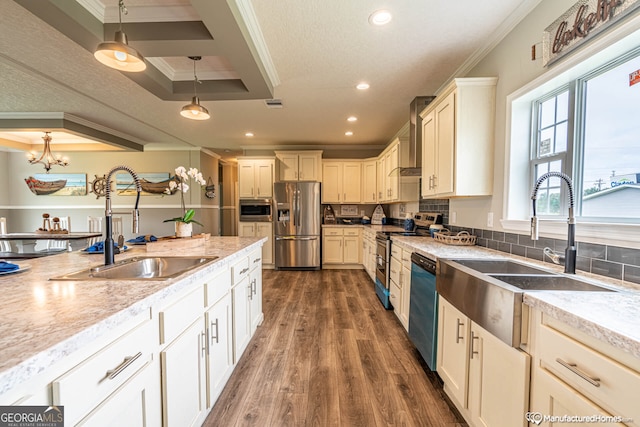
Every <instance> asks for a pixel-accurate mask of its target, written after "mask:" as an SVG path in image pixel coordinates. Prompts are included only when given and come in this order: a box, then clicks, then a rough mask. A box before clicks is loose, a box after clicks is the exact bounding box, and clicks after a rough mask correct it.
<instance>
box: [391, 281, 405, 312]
mask: <svg viewBox="0 0 640 427" xmlns="http://www.w3.org/2000/svg"><path fill="white" fill-rule="evenodd" d="M389 302H390V303H391V305H392V306H393V312H394V313H395V314H396V316H398V319H399V318H400V307H401V306H402V291H401V290H400V288H399V287H398V285H397V284H396V282H394V281H393V280H391V281H390V283H389Z"/></svg>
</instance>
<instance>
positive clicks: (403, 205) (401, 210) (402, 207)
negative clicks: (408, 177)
mask: <svg viewBox="0 0 640 427" xmlns="http://www.w3.org/2000/svg"><path fill="white" fill-rule="evenodd" d="M405 209H407V206H406V205H405V204H404V203H403V204H401V205H400V213H401V214H403V213H404V211H405Z"/></svg>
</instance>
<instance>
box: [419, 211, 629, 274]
mask: <svg viewBox="0 0 640 427" xmlns="http://www.w3.org/2000/svg"><path fill="white" fill-rule="evenodd" d="M420 212H437V213H441V214H442V215H443V218H444V221H443V222H444V224H445V226H446V227H447V228H448V229H449V230H451V231H453V232H456V233H457V232H459V231H463V230H464V231H468V232H469V233H470V234H473V235H475V236H478V246H484V247H486V248H490V249H496V250H498V251H501V252H505V253H509V254H514V255H519V256H523V257H525V258H531V259H535V260H538V261H544V262H551V260H549V258H547V257H545V256H544V255H543V250H544V248H546V247H549V248H551V249H553V250H554V251H556V252H559V253H561V254H564V250H565V248H566V247H567V241H566V240H560V239H548V238H540V239H539V240H531V238H530V237H529V236H528V235H523V234H514V233H505V232H502V231H493V230H484V229H481V228H468V227H458V226H455V225H450V224H449V200H448V199H442V200H439V199H429V200H425V199H421V200H420ZM577 249H578V254H577V258H576V269H578V270H582V271H585V272H588V273H593V274H598V275H601V276H606V277H611V278H613V279H623V280H626V281H629V282H633V283H640V249H631V248H623V247H619V246H610V245H603V244H594V243H583V242H577Z"/></svg>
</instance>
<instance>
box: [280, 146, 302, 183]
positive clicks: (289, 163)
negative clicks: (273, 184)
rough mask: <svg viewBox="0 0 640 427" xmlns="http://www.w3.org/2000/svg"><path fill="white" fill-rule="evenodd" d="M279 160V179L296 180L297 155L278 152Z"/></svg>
mask: <svg viewBox="0 0 640 427" xmlns="http://www.w3.org/2000/svg"><path fill="white" fill-rule="evenodd" d="M278 160H279V161H280V181H297V180H298V155H297V154H295V153H278Z"/></svg>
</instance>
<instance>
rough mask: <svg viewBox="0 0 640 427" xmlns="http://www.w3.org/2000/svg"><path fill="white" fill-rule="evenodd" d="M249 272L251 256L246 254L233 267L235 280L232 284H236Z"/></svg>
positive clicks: (232, 272) (232, 271) (232, 273)
mask: <svg viewBox="0 0 640 427" xmlns="http://www.w3.org/2000/svg"><path fill="white" fill-rule="evenodd" d="M248 274H249V257H248V256H245V257H243V258H242V259H241V260H239V261H238V262H236V263H235V264H233V266H232V267H231V275H232V277H233V281H232V282H231V286H235V285H237V284H238V283H240V282H241V281H242V279H244V278H245V277H246V276H247V275H248Z"/></svg>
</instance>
